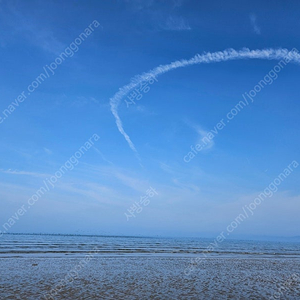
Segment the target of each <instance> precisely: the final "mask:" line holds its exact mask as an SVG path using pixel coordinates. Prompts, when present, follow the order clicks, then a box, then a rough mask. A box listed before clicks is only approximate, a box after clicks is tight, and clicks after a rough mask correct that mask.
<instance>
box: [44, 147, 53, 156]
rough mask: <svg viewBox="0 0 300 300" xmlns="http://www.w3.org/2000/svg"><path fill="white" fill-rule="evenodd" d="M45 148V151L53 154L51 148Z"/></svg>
mask: <svg viewBox="0 0 300 300" xmlns="http://www.w3.org/2000/svg"><path fill="white" fill-rule="evenodd" d="M43 149H44V151H45V152H46V153H47V154H48V155H51V154H52V151H51V150H50V149H48V148H45V147H44V148H43Z"/></svg>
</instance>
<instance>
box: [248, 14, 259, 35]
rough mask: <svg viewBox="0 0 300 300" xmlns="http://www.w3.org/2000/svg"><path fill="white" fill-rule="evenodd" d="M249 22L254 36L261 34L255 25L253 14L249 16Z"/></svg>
mask: <svg viewBox="0 0 300 300" xmlns="http://www.w3.org/2000/svg"><path fill="white" fill-rule="evenodd" d="M249 17H250V21H251V25H252V29H253V31H254V32H255V33H256V34H261V31H260V28H259V26H258V25H257V21H256V15H255V14H250V15H249Z"/></svg>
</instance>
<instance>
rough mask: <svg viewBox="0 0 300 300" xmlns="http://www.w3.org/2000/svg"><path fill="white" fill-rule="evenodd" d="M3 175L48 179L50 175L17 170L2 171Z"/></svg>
mask: <svg viewBox="0 0 300 300" xmlns="http://www.w3.org/2000/svg"><path fill="white" fill-rule="evenodd" d="M0 172H1V173H4V174H10V175H25V176H33V177H41V178H44V177H47V176H50V174H44V173H38V172H27V171H17V170H11V169H8V170H0Z"/></svg>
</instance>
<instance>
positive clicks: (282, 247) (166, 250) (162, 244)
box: [0, 234, 300, 258]
mask: <svg viewBox="0 0 300 300" xmlns="http://www.w3.org/2000/svg"><path fill="white" fill-rule="evenodd" d="M209 246H213V247H211V249H209V250H210V251H208V247H209ZM93 249H97V252H98V255H101V254H103V255H172V256H173V255H180V256H194V255H199V254H201V253H203V252H204V253H205V254H206V255H209V256H212V257H218V256H237V255H238V256H241V257H246V256H251V257H289V258H300V242H273V241H272V242H270V241H269V242H267V241H265V242H263V241H244V240H243V241H242V240H224V241H223V242H221V243H217V244H216V242H215V241H214V240H213V239H200V238H150V237H118V236H84V235H22V234H5V235H3V236H2V237H1V239H0V257H15V256H16V257H28V256H30V255H34V256H35V257H36V256H43V257H48V256H51V257H52V256H59V257H62V256H63V257H66V256H78V255H79V256H81V255H86V254H87V253H89V252H91V251H93Z"/></svg>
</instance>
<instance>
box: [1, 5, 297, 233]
mask: <svg viewBox="0 0 300 300" xmlns="http://www.w3.org/2000/svg"><path fill="white" fill-rule="evenodd" d="M299 9H300V3H299V2H298V1H288V2H286V1H223V0H220V1H188V0H186V1H184V0H169V1H155V0H124V1H47V2H45V1H5V0H2V1H0V28H1V30H0V51H1V65H2V67H1V69H0V76H1V81H0V89H1V100H0V104H1V106H0V115H1V114H2V111H3V110H4V109H5V108H7V106H8V105H9V104H10V103H11V102H12V101H13V100H14V99H15V98H16V97H17V96H18V95H19V94H20V93H21V92H22V91H24V90H26V89H27V86H28V85H29V84H30V83H31V82H32V81H33V80H34V79H35V78H36V77H37V76H38V75H39V74H40V73H41V72H43V67H44V66H45V65H47V64H50V63H51V62H52V61H54V60H55V58H56V57H57V56H58V55H59V54H60V53H61V52H63V51H64V50H65V48H66V47H68V46H69V45H70V43H71V42H73V41H74V40H75V38H77V37H78V35H79V34H80V33H81V32H82V31H84V29H85V28H86V27H87V26H88V25H89V24H91V23H92V22H93V20H97V21H98V22H99V23H100V24H101V26H99V27H98V28H96V29H95V30H94V32H93V33H92V34H91V35H90V36H89V37H88V38H87V39H86V40H85V41H84V42H83V43H82V44H81V45H80V46H79V50H78V51H77V52H76V53H75V55H74V56H73V57H69V58H67V59H66V60H65V62H64V63H63V64H62V65H60V66H59V67H58V68H57V70H55V71H56V72H55V75H53V76H51V77H50V78H48V79H47V80H46V81H45V82H43V83H42V84H41V85H40V86H39V87H38V89H36V90H35V91H34V92H33V93H32V94H31V95H30V96H28V98H26V100H25V101H24V102H23V103H21V104H20V105H19V107H18V108H17V109H16V110H15V111H14V112H13V113H12V114H11V115H10V116H9V117H8V118H7V119H6V120H5V121H4V122H3V123H2V124H0V134H1V147H0V199H1V210H0V223H1V224H0V227H1V226H2V224H3V223H4V222H6V221H7V220H8V218H10V217H11V216H12V215H13V214H14V213H15V212H16V210H17V209H18V208H19V207H20V206H21V205H24V204H26V203H27V200H28V198H30V197H31V195H32V194H33V193H34V192H35V191H36V190H37V189H38V188H39V187H40V186H41V185H42V184H43V180H45V179H46V178H49V176H51V175H53V174H54V173H55V172H56V171H57V170H58V169H59V168H60V166H61V165H63V164H64V163H65V161H67V160H68V159H69V158H70V156H72V155H73V154H74V152H75V151H77V150H78V149H79V148H80V147H81V146H82V145H83V144H84V143H85V142H86V141H87V140H88V139H89V138H90V137H91V136H92V135H93V134H98V135H99V137H100V139H99V141H97V142H96V143H95V146H94V147H93V148H92V149H90V150H89V151H88V152H87V153H85V154H84V156H83V157H82V158H81V159H80V162H79V164H78V165H77V166H76V167H75V168H74V170H71V171H69V172H68V173H66V174H64V176H63V177H62V178H61V179H60V180H59V181H58V182H57V184H56V186H55V188H54V189H53V190H51V191H49V192H48V193H47V194H45V195H44V196H43V197H42V198H41V199H40V200H39V201H38V202H37V203H36V204H35V205H34V206H33V207H32V208H31V209H30V211H28V212H27V213H26V214H25V215H24V216H22V217H21V218H20V220H18V222H16V224H15V225H14V226H13V227H12V228H11V230H10V231H9V232H47V233H81V234H128V235H133V234H142V235H175V236H211V237H213V236H215V235H217V234H218V233H220V232H221V231H224V230H225V228H226V226H227V225H228V224H229V223H230V222H231V221H232V220H233V219H234V218H235V217H236V216H237V215H238V214H239V213H240V211H241V208H242V207H243V205H245V204H248V203H250V202H251V201H253V199H254V198H255V197H256V195H257V194H259V193H260V192H261V191H262V190H263V189H264V188H265V187H267V186H268V185H269V183H270V182H272V181H273V180H274V178H275V177H276V176H277V175H278V174H279V173H280V172H281V171H282V170H283V169H284V168H285V167H286V166H287V165H288V164H290V163H291V161H293V160H298V161H300V157H299V146H300V143H299V133H300V132H299V114H300V104H299V101H298V98H299V83H298V81H299V71H300V67H299V66H298V65H295V64H292V63H290V64H288V65H287V66H286V67H285V68H284V69H283V70H281V72H280V73H279V74H278V79H277V80H276V81H274V83H273V84H272V85H269V86H266V87H265V88H264V89H263V90H262V91H261V92H260V93H259V94H258V95H257V96H256V97H255V101H254V103H253V104H251V105H250V106H248V107H246V108H245V109H244V110H243V111H241V112H240V113H239V114H238V115H237V116H236V117H235V119H234V120H233V121H232V122H231V123H230V124H228V125H227V126H226V127H225V128H224V129H223V130H222V131H220V133H219V134H218V135H217V136H216V137H215V138H214V140H213V142H212V143H211V145H210V147H208V148H207V149H205V150H204V151H201V152H200V153H198V154H197V156H196V157H195V158H194V159H193V160H192V161H190V162H189V163H185V162H184V161H183V157H184V156H185V155H186V154H187V152H188V151H190V146H191V145H195V144H197V142H198V141H199V139H200V138H201V134H200V133H199V132H202V133H203V132H207V131H209V130H210V129H212V128H213V127H214V126H215V125H216V123H217V122H218V121H219V120H220V119H222V118H225V116H226V114H227V112H228V111H229V110H230V109H231V108H232V107H233V106H234V105H235V104H236V103H237V102H239V101H240V100H242V94H243V93H244V92H248V91H249V90H251V89H252V88H253V87H254V86H255V85H256V84H257V83H258V81H259V80H261V79H262V78H263V77H264V76H265V75H266V74H267V73H268V72H269V71H270V70H271V69H272V68H273V67H274V66H275V65H276V63H277V62H276V61H269V60H241V61H231V62H221V63H217V64H207V65H195V66H190V67H186V68H181V69H177V70H174V71H172V72H169V73H166V74H164V75H162V76H160V77H159V78H158V82H157V83H154V84H153V85H152V86H151V90H150V91H149V92H148V93H147V94H144V95H143V98H142V99H141V100H140V101H139V102H138V104H136V105H131V106H130V107H129V108H127V107H126V104H125V102H122V104H121V105H120V108H119V113H120V116H121V118H122V121H123V125H124V128H125V130H126V131H127V133H128V134H129V135H130V137H131V139H132V141H133V142H134V144H135V146H136V148H137V150H138V152H139V155H140V158H141V162H139V161H138V160H137V158H136V156H135V155H134V153H133V152H132V150H131V149H130V148H129V147H128V144H127V143H126V141H125V139H124V138H123V136H122V135H121V134H120V133H119V131H118V129H117V127H116V124H115V120H114V117H113V115H112V113H111V111H110V106H109V99H110V98H111V97H112V96H113V95H114V94H115V93H116V92H117V91H118V90H119V88H121V87H122V86H124V85H125V84H127V83H129V82H130V79H131V78H132V77H133V76H135V75H136V74H141V73H143V72H146V71H148V70H150V69H152V68H155V67H156V66H158V65H160V64H168V63H170V62H172V61H175V60H178V59H183V58H185V59H189V58H191V57H192V56H194V55H195V54H197V53H200V54H201V53H203V52H205V51H210V52H214V51H221V50H224V49H227V48H234V49H237V50H239V49H242V48H243V47H247V48H250V49H264V48H287V49H292V48H297V49H300V44H299V41H300V31H299V28H300V19H299ZM299 178H300V177H299V170H298V169H296V170H295V171H294V172H293V173H292V174H291V175H290V176H289V177H288V178H287V179H286V180H285V181H284V182H283V183H282V184H281V185H280V186H279V190H278V192H277V193H276V194H274V196H273V197H271V198H269V199H267V200H266V201H265V202H264V203H263V204H262V205H261V206H260V207H258V208H257V210H256V211H255V214H254V215H253V217H251V219H249V220H246V221H245V222H244V223H243V224H241V225H240V226H239V227H238V228H237V229H236V231H235V232H234V235H236V236H245V237H246V236H252V235H272V236H293V235H297V234H299V231H298V229H299V225H300V219H299V210H300V195H299V193H300V188H299ZM149 186H152V187H153V188H155V189H156V190H157V192H158V193H159V195H157V196H155V197H153V198H151V203H150V204H149V205H148V206H146V207H144V208H143V211H142V212H141V213H139V214H137V215H136V218H131V219H130V220H129V221H126V217H125V215H124V213H125V212H126V210H127V209H128V208H129V207H130V206H131V204H132V203H133V202H134V201H139V198H140V196H142V195H144V194H145V192H146V190H147V189H148V187H149ZM0 229H1V228H0Z"/></svg>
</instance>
